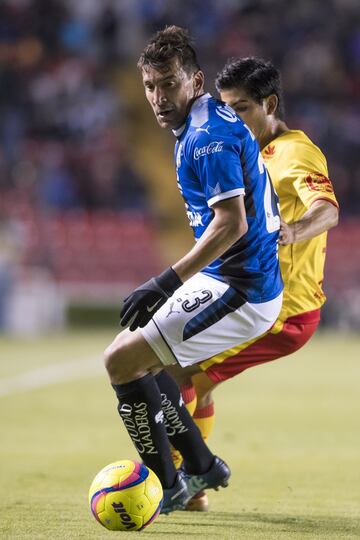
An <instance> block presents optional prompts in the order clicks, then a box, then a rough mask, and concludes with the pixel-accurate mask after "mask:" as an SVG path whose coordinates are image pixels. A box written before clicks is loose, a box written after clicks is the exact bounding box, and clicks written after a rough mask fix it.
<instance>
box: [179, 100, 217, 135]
mask: <svg viewBox="0 0 360 540" xmlns="http://www.w3.org/2000/svg"><path fill="white" fill-rule="evenodd" d="M209 98H211V95H210V94H209V92H207V93H206V94H202V95H201V96H199V97H198V98H196V99H195V101H194V103H193V104H192V105H191V109H190V112H189V114H188V117H187V119H186V121H185V122H184V123H183V124H182V125H181V126H180V127H179V128H177V129H173V130H172V132H173V134H174V135H175V137H180V135H182V134H183V133H184V130H185V128H186V127H187V124H188V122H189V119H190V116H191V113H192V112H193V111H194V110H195V109H197V107H199V106H200V105H201V104H202V103H204V101H207V100H208V99H209Z"/></svg>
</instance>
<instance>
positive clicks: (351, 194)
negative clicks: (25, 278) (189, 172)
mask: <svg viewBox="0 0 360 540" xmlns="http://www.w3.org/2000/svg"><path fill="white" fill-rule="evenodd" d="M166 24H177V25H180V26H185V27H187V28H188V29H189V30H190V33H191V34H192V36H193V37H194V40H195V47H196V50H197V52H198V56H199V61H200V64H201V66H202V67H203V69H204V71H205V73H206V76H207V90H210V91H212V92H214V91H215V89H214V85H213V80H214V78H215V75H216V73H217V71H218V70H219V69H220V68H221V67H222V66H223V64H224V62H225V61H226V59H227V58H229V57H232V56H250V55H255V56H260V57H263V58H266V59H268V58H269V59H272V60H273V62H274V63H275V65H277V66H278V67H279V68H280V70H281V72H282V77H283V87H284V93H285V108H286V118H287V124H288V125H289V127H291V128H293V129H303V130H304V131H306V133H307V134H308V135H309V136H310V137H311V138H312V139H313V140H314V142H316V143H317V144H318V145H319V146H320V147H321V149H322V150H323V152H324V153H325V155H326V157H327V160H328V165H329V171H330V177H331V178H332V180H333V183H334V186H335V190H336V193H337V196H338V199H339V202H340V205H341V214H342V218H344V217H346V216H353V217H354V216H356V215H359V202H358V201H359V200H360V159H359V155H360V127H359V126H360V103H359V100H358V96H359V93H360V4H359V0H328V1H327V2H324V1H318V2H314V1H313V0H293V1H292V2H289V1H288V0H207V1H206V2H204V1H203V0H171V2H170V1H166V0H151V1H149V0H103V1H101V2H99V0H81V1H79V2H74V1H73V0H2V1H1V2H0V118H1V121H0V328H1V318H2V310H3V312H4V301H2V298H4V297H5V296H6V294H7V291H9V287H10V285H9V284H10V280H11V275H12V273H11V271H9V268H10V267H11V265H14V264H15V265H16V259H17V256H18V255H17V254H16V253H17V252H18V251H19V250H17V249H16V247H17V246H18V245H19V246H20V244H21V241H22V240H21V238H22V236H21V234H20V233H21V231H19V230H18V228H17V221H16V219H13V218H14V215H15V218H16V208H17V206H18V207H19V208H20V209H21V208H22V209H23V208H25V207H28V208H31V209H33V210H34V211H35V212H36V213H39V210H40V211H45V212H47V213H48V212H50V213H51V211H54V210H55V211H57V210H60V211H65V212H66V211H71V210H79V209H80V210H102V211H103V210H109V211H113V212H117V211H122V210H125V211H129V210H130V211H134V210H135V211H137V212H138V211H140V212H145V213H146V212H148V211H149V208H150V207H151V206H152V203H151V200H150V199H149V193H148V191H149V190H148V187H147V181H146V179H145V178H143V176H142V174H141V173H140V172H139V170H137V167H136V160H135V159H134V157H133V155H132V153H131V144H129V131H128V128H129V125H130V123H132V126H133V125H134V123H135V122H136V121H139V120H138V119H136V117H134V116H132V112H131V103H130V101H131V92H130V95H129V92H128V93H127V94H126V95H125V91H124V89H123V88H122V85H121V82H119V81H121V76H122V74H124V73H126V72H127V71H128V70H135V66H136V61H137V58H138V56H139V54H140V52H141V50H142V48H143V46H144V44H145V43H146V41H147V39H148V38H149V36H150V35H152V34H153V33H154V32H155V31H157V30H158V29H159V28H162V27H163V26H164V25H166ZM144 106H145V104H144ZM143 170H144V169H142V171H143ZM40 213H41V212H40ZM1 306H3V308H2V307H1Z"/></svg>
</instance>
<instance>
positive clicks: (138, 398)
mask: <svg viewBox="0 0 360 540" xmlns="http://www.w3.org/2000/svg"><path fill="white" fill-rule="evenodd" d="M138 66H139V68H140V70H141V74H142V79H143V84H144V88H145V95H146V98H147V100H148V102H149V104H150V105H151V107H152V109H153V112H154V114H155V117H156V119H157V121H158V123H159V125H160V126H161V127H164V128H167V129H171V130H172V131H173V134H174V135H175V137H176V139H177V142H176V147H175V163H176V173H177V181H178V186H179V190H180V193H181V195H182V197H183V199H184V203H185V209H186V212H187V215H188V217H189V221H190V225H191V227H192V229H193V232H194V236H195V243H194V246H193V248H192V249H191V250H190V251H189V252H188V253H187V254H185V255H184V257H182V258H181V259H180V260H179V261H177V262H175V263H174V264H173V265H172V266H171V267H169V268H167V269H166V270H165V271H164V272H162V274H160V275H159V276H157V277H155V278H152V279H150V280H149V281H148V282H146V283H144V284H143V285H141V286H140V287H138V288H137V289H135V290H134V291H133V292H132V293H131V294H130V295H129V297H128V298H126V299H125V301H124V305H123V309H122V312H121V324H122V325H123V326H127V325H129V328H126V329H125V330H124V331H123V332H121V333H120V334H118V335H117V336H116V338H115V339H114V341H113V342H112V344H111V345H110V346H109V347H108V348H107V350H106V352H105V365H106V368H107V371H108V374H109V377H110V381H111V383H112V385H113V388H114V390H115V392H116V394H117V397H118V401H119V405H118V411H119V414H120V416H121V418H122V420H123V423H124V425H125V427H126V429H127V431H128V433H129V435H130V437H131V438H132V441H133V443H134V445H135V447H136V449H137V450H138V452H139V454H140V456H141V458H142V460H143V462H144V463H145V464H146V465H147V466H149V467H150V468H151V469H153V470H154V472H155V473H156V474H157V475H158V476H159V478H160V480H161V483H162V485H163V488H164V506H163V510H164V511H165V512H170V511H172V510H175V509H179V508H180V509H181V508H183V507H184V505H185V504H186V503H187V501H188V499H189V498H190V497H191V496H192V495H195V494H196V493H198V492H199V490H200V489H202V488H203V487H204V488H216V487H219V486H221V485H222V486H225V485H226V484H227V481H228V478H229V476H230V471H229V469H228V467H227V466H226V464H225V463H224V462H223V461H222V460H220V459H219V458H218V457H216V456H214V454H212V452H211V451H210V450H209V448H208V447H207V445H206V444H205V442H204V441H203V439H202V437H201V434H200V432H199V430H198V428H197V427H196V425H195V423H194V421H193V419H192V417H191V416H190V415H189V413H188V411H187V409H186V407H185V406H184V402H183V400H182V399H181V394H180V390H179V388H178V386H177V385H176V383H175V381H174V380H173V379H172V378H171V377H170V375H169V374H168V373H167V372H166V371H165V370H164V369H163V368H164V367H165V366H168V365H172V364H174V363H176V362H177V363H178V365H180V366H181V368H185V367H186V366H190V367H193V366H194V364H197V363H199V362H202V361H204V360H206V359H208V358H211V357H213V356H215V355H216V354H219V353H221V352H223V351H224V350H227V349H229V348H231V347H234V346H237V345H239V344H240V343H242V342H246V341H248V340H249V339H254V338H255V337H257V336H259V335H261V334H263V333H264V332H266V331H267V330H268V329H269V328H270V327H271V326H272V324H273V323H274V322H275V320H276V318H277V316H278V314H279V312H280V309H281V304H282V290H283V284H282V280H281V275H280V268H279V263H278V257H277V243H278V236H279V229H280V217H279V211H278V204H277V196H276V194H275V192H274V189H273V186H272V184H271V182H270V179H269V177H268V174H267V172H266V169H265V167H264V162H263V159H262V157H261V154H260V151H259V146H258V144H257V142H256V140H255V137H254V136H253V134H252V133H251V132H250V130H249V129H248V127H247V126H245V124H244V123H243V121H242V120H241V119H240V118H239V117H238V116H236V114H235V113H234V111H233V110H232V109H230V108H229V107H227V106H226V105H224V103H222V102H220V101H218V100H216V99H214V98H212V97H211V96H210V94H206V93H205V92H204V75H203V72H202V71H201V69H200V67H199V64H198V61H197V59H196V53H195V51H194V49H193V48H192V46H191V44H190V41H189V37H188V34H187V32H186V31H184V30H183V29H181V28H178V27H174V26H173V27H167V28H165V29H164V30H162V31H160V32H158V33H157V34H156V35H155V36H154V37H153V38H152V39H151V40H150V43H149V44H148V46H147V47H146V48H145V50H144V51H143V53H142V55H141V57H140V60H139V63H138ZM154 370H157V371H159V372H158V373H157V374H156V375H154ZM169 443H171V444H172V445H173V446H174V447H175V448H176V449H177V450H178V451H180V453H181V454H182V456H183V458H184V463H183V469H182V470H180V471H176V469H175V467H174V464H173V462H172V459H171V455H170V444H169Z"/></svg>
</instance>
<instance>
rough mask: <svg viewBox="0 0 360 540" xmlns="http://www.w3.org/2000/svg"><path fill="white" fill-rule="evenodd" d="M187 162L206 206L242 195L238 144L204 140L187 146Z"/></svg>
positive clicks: (200, 139)
mask: <svg viewBox="0 0 360 540" xmlns="http://www.w3.org/2000/svg"><path fill="white" fill-rule="evenodd" d="M187 158H188V160H189V161H191V166H192V168H193V170H194V172H195V174H196V176H197V178H198V179H199V182H200V184H201V187H202V189H203V191H204V193H205V197H206V200H207V204H208V206H213V205H214V204H215V203H217V202H219V201H221V200H225V199H230V198H231V197H236V196H238V195H244V194H245V186H244V179H243V171H242V166H241V161H240V141H239V140H236V139H235V138H234V139H232V138H230V137H221V136H220V137H218V138H214V137H204V136H203V137H201V138H199V139H198V140H196V141H195V142H193V143H192V144H191V145H189V148H188V156H187Z"/></svg>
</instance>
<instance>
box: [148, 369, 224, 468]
mask: <svg viewBox="0 0 360 540" xmlns="http://www.w3.org/2000/svg"><path fill="white" fill-rule="evenodd" d="M155 379H156V382H157V384H158V386H159V388H160V392H161V397H162V410H163V411H164V415H165V425H166V431H167V435H168V437H169V441H170V442H171V444H172V445H173V446H174V447H175V448H176V450H179V452H180V453H181V455H182V457H183V459H184V466H185V470H186V471H187V472H189V473H190V474H202V473H204V472H207V471H208V470H209V468H210V466H211V463H212V461H213V459H214V454H212V453H211V452H210V450H209V448H208V447H207V446H206V444H205V442H204V440H203V438H202V436H201V433H200V430H199V428H198V427H197V425H196V424H195V422H194V420H193V419H192V417H191V415H190V413H189V411H188V410H187V408H186V405H185V403H184V401H183V399H182V396H181V393H180V390H179V387H178V385H177V384H176V382H175V381H174V379H173V378H172V377H171V376H170V375H169V374H168V373H167V372H166V371H161V372H160V373H158V374H157V375H156V376H155Z"/></svg>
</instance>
